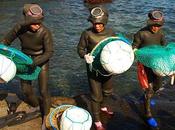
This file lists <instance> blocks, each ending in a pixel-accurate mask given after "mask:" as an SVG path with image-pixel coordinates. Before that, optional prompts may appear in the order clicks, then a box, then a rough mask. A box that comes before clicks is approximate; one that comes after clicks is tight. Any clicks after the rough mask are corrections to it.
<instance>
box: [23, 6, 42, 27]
mask: <svg viewBox="0 0 175 130" xmlns="http://www.w3.org/2000/svg"><path fill="white" fill-rule="evenodd" d="M23 14H24V17H25V19H26V20H27V21H33V23H35V24H36V23H38V24H40V23H42V21H43V19H44V15H43V10H42V9H41V7H40V6H39V5H38V4H25V5H24V7H23ZM31 24H32V22H31Z"/></svg>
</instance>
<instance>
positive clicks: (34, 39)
mask: <svg viewBox="0 0 175 130" xmlns="http://www.w3.org/2000/svg"><path fill="white" fill-rule="evenodd" d="M16 38H19V39H20V41H21V49H22V52H23V53H25V54H27V55H28V56H31V58H32V59H33V64H32V65H31V67H32V68H35V67H36V66H40V67H41V72H40V74H39V77H38V80H39V82H38V83H39V90H40V94H41V98H38V97H37V96H36V95H35V94H34V92H33V88H32V86H31V85H32V82H31V81H26V80H21V87H22V91H23V93H24V94H25V96H26V102H27V103H29V104H30V105H31V106H33V107H36V106H38V105H40V109H41V112H42V115H43V116H44V115H47V114H48V113H49V109H50V94H49V92H48V73H49V58H50V57H51V56H52V54H53V40H52V35H51V32H50V31H49V30H48V29H47V28H46V27H45V26H44V25H42V24H41V27H40V28H39V30H38V31H36V32H33V31H32V30H30V28H29V25H23V24H21V23H18V24H16V25H15V26H14V28H13V29H12V30H11V31H10V32H9V33H8V34H7V35H6V36H5V37H4V39H3V42H4V44H6V45H10V44H11V43H12V41H14V40H15V39H16Z"/></svg>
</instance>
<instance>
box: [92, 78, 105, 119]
mask: <svg viewBox="0 0 175 130" xmlns="http://www.w3.org/2000/svg"><path fill="white" fill-rule="evenodd" d="M89 83H90V90H91V99H92V112H93V114H94V119H95V121H100V103H101V102H102V99H103V97H102V89H101V83H100V82H98V81H96V80H94V79H91V78H90V79H89Z"/></svg>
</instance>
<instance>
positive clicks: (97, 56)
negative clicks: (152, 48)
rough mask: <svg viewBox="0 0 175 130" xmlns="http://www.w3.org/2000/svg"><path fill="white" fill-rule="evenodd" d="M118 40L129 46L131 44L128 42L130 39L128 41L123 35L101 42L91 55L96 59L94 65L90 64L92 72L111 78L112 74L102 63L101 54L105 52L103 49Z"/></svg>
mask: <svg viewBox="0 0 175 130" xmlns="http://www.w3.org/2000/svg"><path fill="white" fill-rule="evenodd" d="M116 40H120V41H123V42H125V43H127V44H130V43H131V42H129V41H128V39H126V38H125V37H124V36H123V35H122V34H118V35H116V36H115V37H108V38H106V39H104V40H102V41H100V42H99V43H98V44H97V45H96V46H95V47H94V48H93V50H92V51H91V53H90V55H91V56H93V57H94V62H92V64H90V66H89V67H90V70H91V71H95V72H98V73H100V74H101V75H103V76H110V75H112V73H109V72H107V71H106V70H105V69H104V68H103V66H102V64H101V62H100V56H101V52H102V50H103V48H104V47H105V46H106V45H107V44H108V43H110V42H113V41H116Z"/></svg>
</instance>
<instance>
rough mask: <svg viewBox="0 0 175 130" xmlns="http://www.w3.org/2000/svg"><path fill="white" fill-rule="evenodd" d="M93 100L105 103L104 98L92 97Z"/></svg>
mask: <svg viewBox="0 0 175 130" xmlns="http://www.w3.org/2000/svg"><path fill="white" fill-rule="evenodd" d="M91 98H92V100H93V101H95V102H102V101H103V97H102V96H96V97H95V96H93V95H91Z"/></svg>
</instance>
